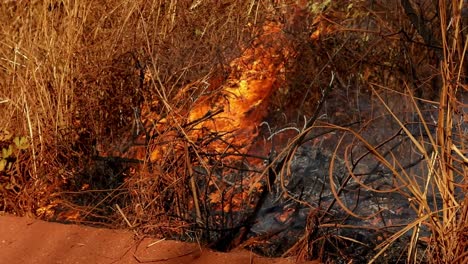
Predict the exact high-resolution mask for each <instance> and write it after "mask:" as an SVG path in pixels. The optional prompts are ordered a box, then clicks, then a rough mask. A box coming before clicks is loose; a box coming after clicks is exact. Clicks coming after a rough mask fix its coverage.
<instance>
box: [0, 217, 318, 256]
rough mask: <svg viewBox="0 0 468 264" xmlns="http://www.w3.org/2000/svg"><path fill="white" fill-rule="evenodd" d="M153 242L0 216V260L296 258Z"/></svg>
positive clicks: (118, 233) (111, 232)
mask: <svg viewBox="0 0 468 264" xmlns="http://www.w3.org/2000/svg"><path fill="white" fill-rule="evenodd" d="M155 242H158V240H156V239H150V238H146V239H143V240H140V241H138V240H135V239H134V235H133V234H132V233H131V232H129V231H120V230H109V229H99V228H92V227H86V226H78V225H64V224H58V223H49V222H44V221H40V220H35V219H30V218H21V217H14V216H0V263H39V264H42V263H44V264H45V263H47V264H48V263H57V264H58V263H63V264H65V263H66V264H69V263H86V264H91V263H164V264H166V263H167V264H172V263H174V264H175V263H182V264H183V263H221V264H222V263H234V264H235V263H257V264H260V263H265V264H267V263H268V264H274V263H277V264H286V263H296V262H295V260H294V259H268V258H263V257H259V256H257V255H255V254H253V253H251V252H249V251H246V250H238V251H234V252H230V253H219V252H213V251H211V250H208V249H204V248H200V247H199V246H198V245H197V244H190V243H183V242H178V241H160V242H159V243H155ZM307 263H318V262H307Z"/></svg>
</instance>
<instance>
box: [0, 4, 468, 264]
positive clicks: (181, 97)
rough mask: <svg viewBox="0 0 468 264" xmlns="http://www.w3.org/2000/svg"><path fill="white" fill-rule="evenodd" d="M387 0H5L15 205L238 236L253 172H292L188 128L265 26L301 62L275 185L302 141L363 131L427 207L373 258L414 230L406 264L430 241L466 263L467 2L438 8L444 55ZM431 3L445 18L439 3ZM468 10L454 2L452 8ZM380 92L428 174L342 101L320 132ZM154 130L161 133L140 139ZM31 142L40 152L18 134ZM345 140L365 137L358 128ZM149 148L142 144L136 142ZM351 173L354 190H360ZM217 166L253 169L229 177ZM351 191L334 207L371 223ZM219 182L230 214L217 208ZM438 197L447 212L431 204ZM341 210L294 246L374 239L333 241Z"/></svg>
mask: <svg viewBox="0 0 468 264" xmlns="http://www.w3.org/2000/svg"><path fill="white" fill-rule="evenodd" d="M372 2H375V6H372V8H371V7H369V6H368V5H367V4H366V3H365V1H364V2H362V1H356V2H355V3H354V5H353V6H352V5H341V4H340V3H339V1H337V2H336V3H331V4H330V3H329V2H328V1H322V4H321V5H320V4H316V5H312V6H310V8H309V9H308V11H307V12H304V10H301V9H297V8H296V7H295V5H294V4H292V2H291V1H255V0H245V1H244V0H242V1H201V4H200V5H198V6H192V1H188V0H169V1H162V2H161V1H128V0H118V1H104V0H99V1H89V0H84V1H52V0H46V1H4V2H2V4H1V5H0V14H2V15H1V16H0V26H1V29H0V111H1V112H2V113H3V114H4V117H5V118H3V119H0V148H2V149H8V148H9V147H10V146H11V147H12V148H13V150H14V151H13V152H12V153H13V154H11V155H10V156H8V158H7V157H5V158H4V157H3V156H2V157H1V158H2V160H5V163H6V164H7V165H8V166H9V167H8V169H4V170H2V171H0V198H1V199H0V211H7V212H11V213H15V214H18V215H31V216H36V217H41V218H44V219H58V220H66V221H76V222H81V223H94V224H96V223H100V224H104V223H105V224H106V225H108V226H113V227H115V226H119V227H129V228H135V229H138V230H139V232H140V233H145V232H146V233H151V234H154V233H159V234H161V235H164V236H166V237H177V238H181V237H184V238H186V239H191V240H193V241H198V240H199V239H203V240H204V241H215V240H217V239H219V238H222V237H223V236H222V235H221V234H225V233H229V232H231V231H232V229H235V227H236V221H238V219H237V218H236V217H239V216H238V215H236V212H239V210H241V209H245V208H249V206H251V204H249V202H246V201H243V200H242V199H239V197H242V198H244V200H247V199H245V197H244V196H242V195H243V193H244V192H247V191H249V195H252V196H254V195H255V192H254V191H252V190H253V189H255V188H254V187H252V186H249V184H252V182H248V181H246V179H244V178H242V177H244V176H245V177H247V175H250V176H251V175H256V176H255V177H257V178H256V179H259V178H261V177H265V175H266V173H268V172H269V169H270V170H271V169H272V168H273V167H274V165H276V163H275V161H274V160H270V161H271V163H270V166H269V167H268V168H266V169H265V170H263V174H262V172H261V171H250V170H251V167H249V166H248V165H249V164H248V162H249V161H250V160H251V159H255V158H259V157H253V158H252V157H247V156H246V155H243V154H245V153H242V152H241V151H240V149H241V148H242V146H236V145H235V144H232V141H230V142H227V141H226V140H225V137H224V135H221V133H215V134H213V133H212V134H210V135H207V136H206V137H204V138H202V139H200V140H199V141H192V140H191V137H190V136H189V135H190V133H193V131H194V130H196V128H195V127H196V124H193V123H192V124H191V123H190V122H189V121H190V120H189V118H188V113H189V112H190V111H191V110H193V109H194V105H195V103H196V102H198V101H199V100H202V99H203V95H206V94H207V93H208V94H217V93H219V92H220V91H219V89H218V88H219V83H223V81H225V80H226V78H227V76H234V75H235V74H234V73H232V72H234V71H230V69H229V67H230V66H229V63H230V62H231V61H233V59H234V58H237V57H238V56H239V55H241V54H242V52H243V50H244V49H245V48H246V47H249V45H250V44H251V43H252V42H253V40H254V39H256V37H258V36H259V35H261V30H259V28H261V26H262V25H263V24H264V22H265V21H273V22H275V23H280V24H284V28H285V31H286V33H287V35H288V36H289V37H290V38H291V39H292V40H293V41H292V42H293V46H294V48H295V49H296V52H297V54H298V56H297V60H296V61H294V62H292V63H290V62H287V63H286V65H287V66H286V67H287V69H288V70H287V71H285V72H284V73H282V74H284V79H285V84H284V86H282V87H280V88H279V89H278V91H277V92H276V93H274V94H273V95H272V98H271V101H270V109H269V111H270V113H276V115H272V117H271V120H270V121H272V124H273V123H275V122H277V123H278V126H280V124H279V123H280V122H281V120H282V115H280V114H278V113H284V116H286V118H285V119H286V120H287V121H288V122H289V121H290V122H293V123H295V124H296V126H297V127H300V129H298V131H299V133H298V134H299V135H298V136H297V137H295V138H291V139H290V140H289V144H285V146H286V147H285V148H284V150H283V151H282V152H281V151H279V154H278V156H277V160H276V161H278V162H279V161H281V160H282V163H280V165H281V166H280V167H278V168H279V170H278V172H279V173H280V175H279V182H277V183H276V184H277V185H280V188H283V189H284V182H285V181H286V180H287V179H286V178H287V176H288V165H289V164H290V161H291V160H292V159H293V158H294V153H295V151H296V150H297V148H298V147H299V146H300V145H301V144H303V143H304V142H307V141H310V140H311V139H313V138H311V137H309V134H310V133H311V132H314V131H315V130H317V129H320V128H325V129H327V130H334V131H337V132H344V133H347V134H352V135H353V136H354V137H355V139H356V140H355V141H354V142H353V144H352V145H353V146H352V147H355V146H358V145H359V147H361V148H363V149H365V150H366V151H368V153H370V156H372V157H373V158H374V160H376V161H378V162H379V163H380V164H382V165H383V166H385V167H386V168H387V169H389V170H390V171H392V174H393V177H394V178H395V181H396V186H397V187H396V188H395V189H394V190H392V191H397V192H401V193H402V195H404V196H405V197H408V199H411V201H412V203H411V204H412V208H413V209H414V211H415V212H416V213H417V215H418V218H417V219H415V220H414V221H412V222H411V223H410V224H408V225H407V226H406V227H404V228H403V229H402V230H401V231H400V232H397V233H396V234H394V236H391V237H389V238H388V239H387V240H386V241H385V242H384V243H382V244H381V245H379V247H378V250H380V249H382V251H380V252H378V253H377V256H376V257H375V259H372V260H376V259H377V257H378V256H380V255H381V254H383V253H384V251H385V250H387V249H389V248H390V246H391V244H392V243H393V242H394V241H396V240H397V239H398V238H399V237H401V236H403V234H404V233H406V232H409V231H412V236H411V239H410V244H409V247H408V251H407V254H406V256H407V262H418V259H417V257H418V256H420V255H421V254H420V253H419V252H418V251H420V247H418V246H417V245H421V244H423V242H424V243H426V245H427V247H426V249H427V250H426V252H424V254H425V256H426V259H427V260H428V261H430V262H432V263H453V262H459V263H462V262H463V260H464V259H463V258H464V257H466V253H464V252H465V248H466V246H467V242H466V228H467V227H466V222H468V219H467V217H468V209H467V208H468V207H467V201H466V198H465V197H464V195H461V196H460V195H459V193H460V192H462V193H463V192H464V190H466V184H467V183H466V181H467V177H468V176H467V174H468V172H467V171H466V165H467V161H466V153H467V147H466V131H464V130H463V129H464V128H462V123H463V122H466V116H465V117H463V116H460V115H459V114H460V113H461V112H462V111H461V110H460V109H461V108H463V107H466V105H463V103H462V102H461V101H459V98H460V94H462V93H464V92H466V84H463V82H464V80H463V78H466V77H465V75H464V74H466V73H465V72H464V70H465V69H464V68H463V65H464V64H466V62H465V54H466V49H467V46H466V43H467V41H466V40H464V39H463V38H464V37H465V38H466V29H464V28H463V26H464V25H463V23H462V19H461V18H460V17H459V16H458V14H459V13H457V12H458V11H454V10H460V6H459V7H458V9H457V8H451V9H449V10H447V9H446V8H447V7H448V6H450V5H449V4H448V3H445V2H446V1H443V0H441V1H439V2H440V3H439V7H437V8H438V12H437V14H443V15H441V16H440V18H439V20H440V21H438V22H440V25H437V23H436V22H437V20H435V21H436V22H431V23H432V24H431V27H433V28H432V30H433V32H437V31H436V29H437V28H442V29H444V30H442V31H441V32H440V39H441V45H442V46H441V48H442V49H436V50H437V51H434V50H433V49H432V48H433V47H424V46H423V45H421V43H423V42H424V39H422V40H421V39H420V37H418V35H417V32H416V31H415V30H414V29H413V28H412V27H411V23H410V22H409V21H406V20H401V19H400V17H401V15H402V12H403V11H402V10H403V9H402V8H401V6H399V4H397V3H396V2H391V3H388V5H386V4H387V2H386V1H383V2H382V3H381V1H372ZM423 2H424V1H423ZM425 4H426V5H427V6H425V7H426V9H427V10H433V9H431V8H432V5H431V4H430V3H429V4H427V3H426V2H425ZM461 4H462V1H452V3H451V6H457V5H461ZM322 5H323V6H322ZM429 7H430V8H429ZM434 10H436V9H434ZM431 12H432V11H431ZM450 12H453V16H452V14H451V13H450ZM434 13H436V12H434ZM431 14H432V13H431ZM445 14H448V15H449V18H447V17H445ZM432 15H433V14H432ZM297 18H301V19H299V20H298V19H297ZM434 24H436V25H434ZM465 26H466V25H465ZM399 30H401V31H404V34H403V33H401V32H398V31H399ZM312 32H314V34H311V33H312ZM395 32H398V33H395ZM464 32H465V33H464ZM318 33H320V34H318ZM436 35H437V36H439V32H437V34H436ZM462 43H464V44H462ZM440 51H442V52H440ZM439 54H442V56H443V59H442V60H441V63H440V65H439V68H437V67H438V66H437V63H434V61H435V60H437V56H440V55H439ZM230 73H231V75H229V74H230ZM332 75H333V77H334V78H333V82H331V83H330V76H332ZM415 76H419V78H417V77H415ZM435 76H439V77H440V78H439V77H435ZM438 80H441V81H442V85H441V86H440V87H441V91H440V96H439V98H438V102H437V103H434V105H436V106H438V107H439V113H438V120H437V129H436V130H437V131H436V134H435V135H434V133H433V132H432V130H431V128H429V125H428V123H427V118H426V117H425V114H424V113H423V105H424V104H425V103H427V102H431V101H430V99H434V98H437V96H436V95H434V94H435V93H434V92H433V91H431V89H428V88H427V87H431V85H437V82H438ZM433 82H434V83H436V84H434V83H433ZM328 86H330V89H331V87H332V86H333V88H334V90H333V91H332V92H331V96H330V97H328V98H327V97H326V96H325V95H324V94H321V93H322V92H324V91H328V90H327V89H326V88H324V87H328ZM372 89H374V90H372ZM385 89H388V90H391V91H393V92H397V91H399V92H401V93H403V94H405V97H406V98H407V102H409V103H408V106H407V107H408V108H410V109H412V112H414V113H417V114H416V115H417V116H418V118H419V121H420V123H421V124H422V130H423V131H424V132H425V134H426V135H427V137H426V138H424V137H421V138H418V137H415V136H414V135H413V134H412V132H411V131H409V130H407V129H406V124H405V123H404V122H403V121H400V120H399V117H398V116H397V114H396V113H394V112H395V111H394V110H393V109H392V107H391V106H389V105H388V104H387V103H386V101H385V98H382V97H383V95H381V92H382V91H383V90H385ZM366 90H369V91H366ZM367 92H369V93H372V94H375V98H378V99H379V101H378V102H379V103H378V104H379V107H384V108H386V109H387V114H388V115H389V116H392V118H393V120H395V122H396V123H397V124H398V125H399V126H400V127H401V129H402V131H403V134H404V135H405V137H406V138H409V142H411V145H412V147H414V148H415V149H416V151H417V153H418V154H420V155H421V156H422V157H423V162H422V163H421V164H423V165H424V166H426V168H425V171H426V172H427V175H425V177H423V178H424V181H423V182H421V179H420V177H418V175H414V174H412V172H411V171H409V170H408V171H407V170H405V169H404V168H403V167H404V166H403V165H402V164H404V162H403V161H401V160H399V159H398V157H391V154H388V153H386V154H385V155H384V154H383V153H381V149H380V146H377V145H375V141H372V139H368V138H364V137H363V136H361V135H360V131H361V130H360V129H361V128H362V130H364V127H365V126H367V125H369V123H370V121H369V122H368V123H365V122H364V120H357V121H356V120H354V119H353V120H346V118H347V117H349V116H351V112H353V113H354V112H358V113H357V114H358V115H360V113H359V110H353V109H341V110H340V111H341V112H343V113H340V114H341V115H338V114H337V115H336V116H333V117H329V119H328V121H330V122H332V123H333V124H322V123H317V122H316V121H317V120H319V119H320V118H321V114H323V113H322V112H321V111H322V104H317V99H318V98H322V99H324V100H325V99H327V100H329V101H330V103H329V104H334V103H333V99H334V100H335V101H336V104H337V105H338V104H339V100H340V96H343V94H344V95H348V93H349V94H357V95H359V94H361V93H362V94H365V93H367ZM298 97H299V98H301V100H297V98H298ZM343 97H346V96H343ZM421 97H425V98H428V100H426V99H424V100H423V99H422V98H421ZM330 98H331V99H330ZM345 100H346V98H345ZM356 100H357V101H359V98H358V97H357V99H356ZM324 103H325V104H327V103H328V101H325V102H324ZM338 109H339V108H338ZM212 114H213V116H214V115H216V113H212ZM304 116H308V117H309V119H306V121H305V123H306V124H304V125H303V126H302V125H297V124H302V122H303V117H304ZM210 117H211V116H210ZM350 119H351V118H350ZM307 121H308V122H307ZM348 121H349V122H351V121H352V122H361V123H360V124H362V126H363V127H361V128H358V129H352V128H350V127H345V128H343V126H340V125H342V124H344V123H346V122H348ZM196 122H201V121H200V120H196ZM275 129H276V128H275ZM273 130H274V129H273ZM276 131H280V132H281V131H283V130H281V129H277V130H276ZM280 132H278V133H277V135H279V134H281V133H280ZM145 133H146V136H147V137H146V140H144V142H137V140H138V139H141V136H142V135H143V134H145ZM138 136H139V137H138ZM278 137H279V136H278ZM22 138H27V142H22V143H21V142H19V141H18V140H20V139H22ZM167 139H171V140H169V141H168V140H167ZM15 140H16V142H17V143H15V142H14V141H15ZM223 140H224V141H225V142H223V143H224V144H225V146H226V149H225V151H224V152H222V151H220V152H216V153H215V154H213V152H210V151H208V148H209V146H210V144H212V142H215V141H223ZM345 142H346V143H347V142H349V141H346V138H345V136H343V145H346V143H345ZM20 143H21V144H20ZM137 145H139V146H141V147H140V148H134V146H137ZM343 145H340V146H338V147H337V151H336V153H335V156H334V157H335V158H338V155H339V154H340V153H341V154H343V153H344V154H346V153H349V152H346V150H350V149H351V148H352V147H350V148H348V149H347V148H346V147H343ZM161 146H162V147H161ZM363 146H364V147H363ZM161 148H162V149H163V150H164V151H163V152H164V153H163V155H161V157H160V159H158V160H157V161H156V162H155V161H152V160H151V159H150V154H151V152H153V153H154V151H155V150H157V149H161ZM134 149H136V150H134ZM132 151H134V152H132ZM130 152H132V154H129V153H130ZM2 155H3V154H2ZM366 155H369V154H366ZM239 156H242V157H243V159H239V158H238V157H239ZM389 156H390V157H391V158H389ZM249 158H251V159H250V160H249ZM260 158H262V157H260ZM263 158H265V157H263ZM2 160H0V161H2ZM2 162H3V161H2ZM351 167H352V166H349V168H350V172H351V173H350V174H349V177H348V180H346V181H345V183H347V181H351V182H359V177H357V176H355V175H353V169H351ZM330 168H332V169H333V163H332V165H331V166H330ZM246 171H247V172H246ZM216 173H220V174H221V175H224V176H226V175H242V177H241V179H236V178H235V180H233V181H232V182H230V180H231V178H228V179H224V178H223V179H222V181H218V179H216ZM331 174H332V172H331ZM195 175H206V177H199V176H197V177H198V178H197V177H196V176H195ZM218 176H219V175H218ZM330 179H331V180H332V181H334V180H335V179H333V177H330ZM259 181H260V180H259ZM219 182H222V184H219ZM213 183H214V184H213ZM342 184H343V183H342ZM345 185H346V184H344V185H342V186H339V185H338V184H331V185H330V186H332V187H335V186H336V188H335V189H333V188H332V191H333V193H334V194H335V196H336V204H338V205H339V206H340V207H341V208H343V209H344V210H345V211H346V212H347V213H348V214H349V215H354V216H356V217H360V216H358V215H355V213H354V212H353V211H352V210H348V209H346V208H347V207H346V205H345V204H344V203H343V202H341V200H340V192H341V189H344V188H345V187H346V186H345ZM362 185H363V188H366V187H367V186H365V184H364V183H363V184H362ZM265 186H266V185H265ZM265 186H262V187H264V188H265ZM340 188H341V189H340ZM369 188H370V187H369ZM214 190H217V191H218V194H219V197H220V198H219V197H218V198H219V199H220V201H221V202H220V204H219V205H217V206H218V207H220V208H221V210H219V208H213V205H211V204H210V203H209V202H208V200H209V198H210V197H212V196H210V195H212V194H213V193H215V191H214ZM460 190H461V191H460ZM252 193H253V194H252ZM433 194H436V195H433ZM436 196H437V197H439V198H440V199H441V201H442V203H441V204H440V203H439V204H440V205H439V204H438V203H437V202H435V201H430V199H431V197H436ZM236 199H237V200H236ZM238 200H241V202H239V201H238ZM240 205H242V206H244V207H242V206H240ZM235 206H237V207H235ZM308 206H310V207H313V206H311V205H308ZM225 208H227V209H225ZM314 209H317V208H314ZM328 209H329V210H328V211H327V210H319V209H317V210H313V213H310V215H309V217H308V224H307V227H306V230H305V231H304V236H303V237H302V238H301V239H300V240H299V242H298V243H297V244H296V245H295V246H293V247H292V248H291V249H289V250H287V251H286V250H285V251H286V253H285V254H299V255H300V256H302V257H303V258H304V259H306V258H311V257H314V258H315V257H323V256H325V255H326V253H325V252H324V251H325V247H326V246H327V245H330V244H333V245H336V247H337V250H336V251H340V249H339V247H340V245H343V244H340V243H342V241H346V242H350V241H351V242H352V243H360V242H359V241H357V240H354V239H353V238H348V237H344V236H339V235H336V234H334V233H333V232H334V231H331V232H329V230H336V229H332V228H330V229H328V228H329V227H330V225H331V224H329V223H325V222H324V219H325V218H326V217H325V216H326V215H329V213H330V208H328ZM423 227H424V228H427V229H429V230H430V232H431V237H430V238H424V237H423V238H421V236H420V235H419V234H420V230H421V229H422V228H423ZM333 228H342V229H346V228H348V227H347V226H346V225H341V226H340V225H339V224H338V225H335V226H334V227H333ZM335 241H340V242H336V244H334V243H335ZM242 242H244V241H239V243H242ZM343 243H344V242H343ZM283 253H284V252H283ZM341 257H344V256H341Z"/></svg>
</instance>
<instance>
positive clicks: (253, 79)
mask: <svg viewBox="0 0 468 264" xmlns="http://www.w3.org/2000/svg"><path fill="white" fill-rule="evenodd" d="M293 55H294V54H293V49H292V45H291V41H289V40H288V38H287V37H286V35H285V34H284V33H283V31H282V29H281V26H280V25H278V24H274V23H269V24H266V25H265V26H264V27H263V33H262V34H260V36H259V37H258V38H257V39H256V40H255V41H254V43H253V45H252V47H251V48H248V49H246V50H245V52H244V53H243V55H242V56H241V57H240V58H238V59H235V60H233V61H232V62H231V63H230V67H231V73H230V75H229V78H228V80H227V82H226V83H225V84H224V85H223V86H222V87H221V89H220V90H221V92H220V93H217V94H216V95H215V96H214V97H204V98H200V99H199V102H198V103H196V104H195V106H194V107H193V108H192V109H191V110H190V112H189V114H188V123H189V124H190V123H194V124H196V125H194V126H193V130H192V132H191V133H190V135H189V138H190V139H191V140H193V141H196V140H197V139H200V138H203V137H204V136H206V135H207V134H208V133H219V134H222V133H225V134H224V135H222V136H221V137H222V139H223V140H224V142H225V143H224V144H221V143H219V141H217V143H213V144H211V145H210V146H209V147H210V148H212V149H213V150H216V151H223V150H224V149H225V148H226V143H227V144H231V143H233V144H235V145H236V146H237V147H239V148H240V150H241V151H242V152H244V151H246V150H248V148H249V146H250V145H251V143H252V142H253V139H254V138H255V136H256V135H257V126H258V124H259V123H260V122H261V121H262V119H263V118H264V117H265V115H266V114H267V111H268V104H267V101H268V98H269V97H270V95H271V94H272V93H273V92H274V91H275V89H276V88H277V87H278V86H279V85H280V84H281V81H282V80H283V76H282V75H283V74H284V71H285V70H284V69H285V63H286V62H287V60H288V59H289V58H290V57H292V56H293ZM214 112H219V113H218V114H215V115H213V116H211V117H210V118H209V119H207V120H204V121H200V120H203V118H204V117H206V116H207V115H209V114H210V113H214ZM198 121H200V122H198ZM226 132H227V133H226ZM160 153H161V152H160V151H158V150H156V151H154V152H153V153H152V154H151V161H155V160H157V159H158V158H160V157H161V154H160Z"/></svg>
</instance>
